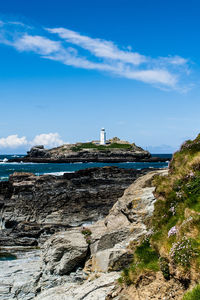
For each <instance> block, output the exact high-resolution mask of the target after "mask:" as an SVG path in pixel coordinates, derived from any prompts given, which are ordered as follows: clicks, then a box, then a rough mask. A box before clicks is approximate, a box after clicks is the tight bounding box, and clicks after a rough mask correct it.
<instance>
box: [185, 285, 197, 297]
mask: <svg viewBox="0 0 200 300" xmlns="http://www.w3.org/2000/svg"><path fill="white" fill-rule="evenodd" d="M199 299H200V284H198V285H196V286H195V287H194V288H193V290H192V291H189V292H187V293H186V294H185V295H184V296H183V299H182V300H199Z"/></svg>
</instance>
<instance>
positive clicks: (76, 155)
mask: <svg viewBox="0 0 200 300" xmlns="http://www.w3.org/2000/svg"><path fill="white" fill-rule="evenodd" d="M167 160H169V158H159V157H151V154H150V153H149V152H148V151H145V150H144V149H142V148H141V147H138V146H136V145H135V144H134V143H132V144H131V143H129V142H127V141H121V140H120V139H119V138H113V139H111V140H109V141H108V142H106V143H105V144H99V143H98V142H97V141H92V142H88V143H76V144H65V145H62V146H60V147H56V148H52V149H45V148H44V146H42V145H38V146H34V147H32V148H31V149H30V151H28V152H27V155H26V156H25V157H20V158H14V159H10V160H9V161H10V162H21V161H22V162H36V163H73V162H103V163H118V162H138V161H140V162H161V161H167Z"/></svg>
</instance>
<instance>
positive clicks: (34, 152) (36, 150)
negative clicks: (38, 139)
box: [27, 145, 49, 157]
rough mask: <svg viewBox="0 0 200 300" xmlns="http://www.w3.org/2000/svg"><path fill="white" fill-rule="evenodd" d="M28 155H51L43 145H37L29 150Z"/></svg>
mask: <svg viewBox="0 0 200 300" xmlns="http://www.w3.org/2000/svg"><path fill="white" fill-rule="evenodd" d="M27 156H28V157H49V154H48V150H47V149H44V146H43V145H37V146H34V147H32V148H31V149H30V151H28V152H27Z"/></svg>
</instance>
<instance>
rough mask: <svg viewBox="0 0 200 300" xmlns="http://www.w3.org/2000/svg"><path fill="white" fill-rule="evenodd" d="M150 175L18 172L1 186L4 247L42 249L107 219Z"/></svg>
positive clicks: (0, 219) (117, 171)
mask: <svg viewBox="0 0 200 300" xmlns="http://www.w3.org/2000/svg"><path fill="white" fill-rule="evenodd" d="M145 172H147V171H145V170H144V171H137V170H128V169H126V170H125V169H119V168H117V167H104V168H91V169H87V170H80V171H78V172H75V173H65V174H64V175H63V176H51V175H43V176H35V175H34V174H30V173H14V174H13V175H11V176H10V179H9V181H8V182H0V224H1V228H2V231H1V236H0V246H2V245H3V246H5V245H7V246H8V245H23V246H28V245H29V246H34V245H38V242H40V240H43V239H45V238H46V236H48V235H49V234H52V233H54V232H56V231H58V230H65V229H66V228H70V227H74V226H80V225H82V224H84V223H89V224H90V223H92V222H95V221H97V220H99V219H101V218H103V217H105V216H106V215H107V214H108V212H109V209H110V208H111V207H112V206H113V204H114V203H115V202H116V201H117V199H118V197H120V196H121V195H122V194H123V192H124V190H125V189H126V188H127V187H128V186H129V185H130V184H131V183H132V182H133V181H134V180H135V179H136V178H138V177H139V176H140V175H141V174H145Z"/></svg>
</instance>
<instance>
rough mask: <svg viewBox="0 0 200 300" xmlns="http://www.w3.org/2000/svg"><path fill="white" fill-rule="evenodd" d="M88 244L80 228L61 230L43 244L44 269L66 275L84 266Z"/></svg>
mask: <svg viewBox="0 0 200 300" xmlns="http://www.w3.org/2000/svg"><path fill="white" fill-rule="evenodd" d="M88 248H89V247H88V244H87V242H86V240H85V238H84V235H83V234H82V233H81V232H80V230H71V231H67V232H60V233H57V234H55V235H53V236H52V237H51V238H50V239H48V240H47V241H46V243H45V244H44V246H43V257H42V259H43V269H44V272H45V273H47V274H48V273H50V274H55V275H64V274H69V273H70V272H72V271H73V270H74V269H76V268H78V267H80V266H84V263H85V260H86V257H87V255H88Z"/></svg>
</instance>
